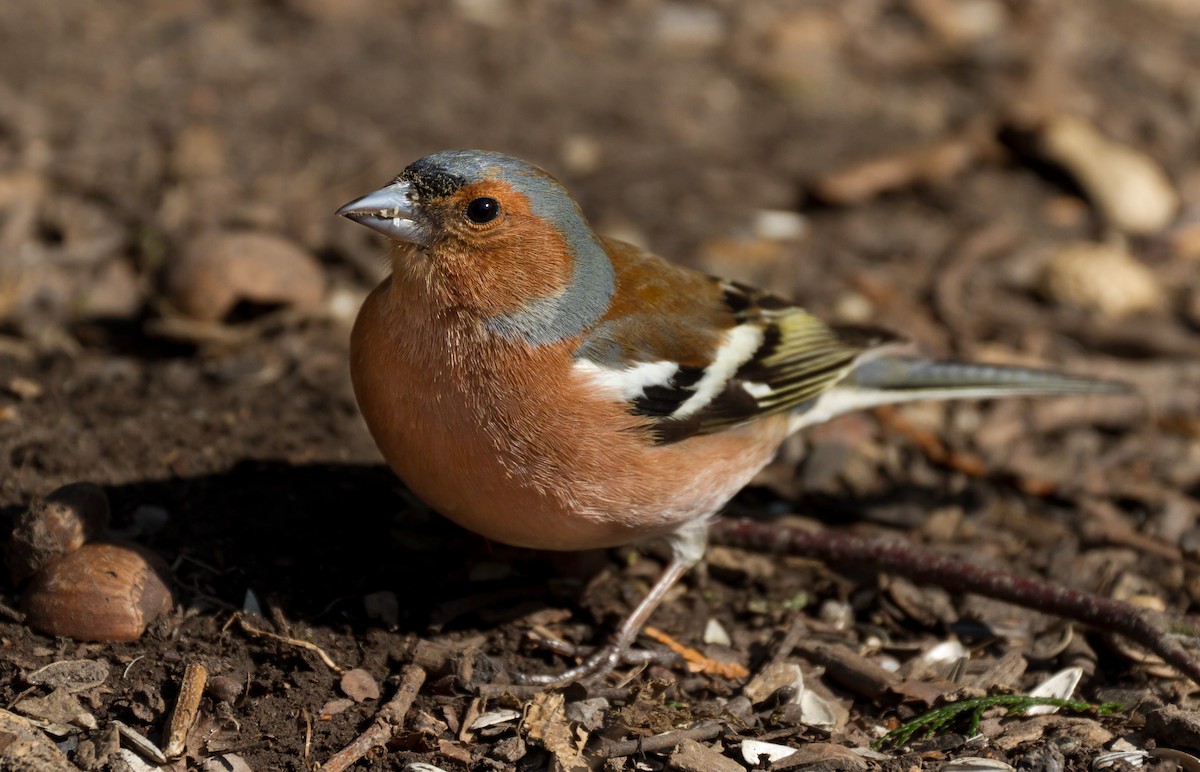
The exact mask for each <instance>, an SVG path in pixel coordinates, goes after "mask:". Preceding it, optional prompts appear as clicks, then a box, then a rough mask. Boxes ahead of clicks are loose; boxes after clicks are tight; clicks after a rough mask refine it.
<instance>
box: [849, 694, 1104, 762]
mask: <svg viewBox="0 0 1200 772" xmlns="http://www.w3.org/2000/svg"><path fill="white" fill-rule="evenodd" d="M1035 705H1053V706H1054V707H1056V708H1061V709H1063V710H1069V711H1072V712H1075V713H1094V714H1096V715H1099V716H1108V715H1112V714H1114V713H1119V712H1121V711H1123V710H1124V709H1125V707H1124V706H1123V705H1120V704H1118V703H1116V702H1105V703H1102V704H1099V705H1096V704H1093V703H1090V702H1081V701H1078V700H1063V699H1059V698H1057V697H1030V696H1028V695H1024V694H997V695H994V696H991V697H979V698H976V699H971V700H962V701H960V702H952V703H950V704H948V705H943V706H941V707H940V708H934V709H933V710H931V711H929V712H927V713H923V714H922V715H920V716H917V717H916V718H914V719H913V720H912V721H909V722H908V723H907V724H903V725H901V726H898V727H896V728H895V729H893V730H892V731H890V732H888V733H887V734H885V735H884V736H883V737H880V738H879V739H878V740H876V741H875V742H873V743H871V747H872V748H874V749H875V750H879V749H880V748H882V747H883V746H885V745H890V746H893V747H900V746H902V745H907V744H908V742H909V741H910V740H912V739H913V737H916V736H921V737H927V736H929V735H932V734H934V733H935V732H938V731H940V730H942V729H945V728H946V727H947V726H949V725H950V724H953V723H956V722H961V721H964V720H965V721H966V722H967V731H966V734H967V736H968V737H974V736H975V735H976V734H977V733H978V732H979V722H980V721H981V720H982V719H983V714H984V713H985V712H986V711H988V710H990V709H992V708H995V707H1003V708H1008V713H1007V715H1009V716H1013V715H1017V714H1020V713H1024V712H1025V711H1026V710H1028V709H1030V708H1032V707H1034V706H1035Z"/></svg>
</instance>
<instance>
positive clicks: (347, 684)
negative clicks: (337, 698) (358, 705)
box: [341, 668, 379, 702]
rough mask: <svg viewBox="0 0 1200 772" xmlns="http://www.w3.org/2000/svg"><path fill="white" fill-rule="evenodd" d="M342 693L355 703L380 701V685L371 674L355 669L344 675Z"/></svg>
mask: <svg viewBox="0 0 1200 772" xmlns="http://www.w3.org/2000/svg"><path fill="white" fill-rule="evenodd" d="M341 687H342V692H343V693H344V694H345V695H346V696H347V697H349V698H350V699H352V700H354V701H355V702H366V701H367V700H377V699H379V684H378V683H377V682H376V681H375V679H374V677H372V676H371V674H370V673H368V672H367V671H365V670H363V669H361V668H355V669H353V670H347V671H346V672H345V673H343V674H342V682H341Z"/></svg>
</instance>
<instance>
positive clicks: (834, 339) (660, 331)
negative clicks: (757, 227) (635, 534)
mask: <svg viewBox="0 0 1200 772" xmlns="http://www.w3.org/2000/svg"><path fill="white" fill-rule="evenodd" d="M606 247H607V248H608V252H609V255H610V257H611V258H612V260H613V264H614V266H615V268H616V275H617V284H618V289H617V298H618V300H617V301H615V302H614V303H613V306H612V308H610V309H609V312H608V314H607V315H606V316H605V317H604V318H603V319H601V320H600V322H599V323H598V324H597V325H596V326H595V327H594V328H593V329H592V330H591V331H590V332H589V333H588V335H587V336H586V337H585V338H584V340H583V342H582V343H581V344H580V345H579V347H578V348H577V349H576V352H575V357H576V367H577V368H579V369H580V370H581V371H583V372H585V373H586V374H587V376H588V377H590V378H592V379H593V381H594V382H595V383H596V384H598V385H599V386H600V387H602V388H606V389H609V390H610V392H612V393H613V394H614V396H615V397H616V398H618V399H621V400H624V401H625V402H627V403H628V405H629V411H630V412H631V413H633V414H635V415H637V416H641V417H644V418H645V419H646V424H645V426H646V429H647V430H648V431H650V432H651V433H652V435H653V436H654V438H655V440H656V441H658V442H664V443H665V442H677V441H679V440H682V439H685V438H687V437H690V436H693V435H696V434H710V433H713V432H718V431H721V430H723V429H726V428H728V427H731V426H735V425H738V424H741V423H745V422H747V421H751V420H753V419H755V418H759V417H762V416H765V415H771V414H775V413H782V412H786V411H790V410H793V409H796V408H799V407H801V406H803V405H804V404H805V403H807V402H809V401H810V400H813V399H815V398H816V397H818V396H819V395H821V394H822V393H824V392H825V391H827V390H828V389H830V388H831V387H833V386H834V385H835V384H837V383H838V382H839V381H840V380H842V379H843V378H844V377H845V376H846V374H847V373H848V372H849V371H850V369H851V368H852V367H853V365H854V364H855V362H856V361H858V360H859V359H860V357H862V355H863V354H864V353H867V352H870V351H873V350H875V349H877V348H879V347H880V346H884V345H886V344H888V343H893V342H895V340H896V339H895V337H894V336H891V335H890V334H888V333H884V332H881V331H877V330H862V329H857V328H835V327H831V326H829V325H827V324H825V323H824V322H822V321H821V320H819V319H817V318H816V317H815V316H813V315H812V314H809V313H808V312H807V311H805V310H804V309H802V308H799V307H798V306H795V305H793V304H791V303H788V302H786V301H784V300H781V299H780V298H777V297H774V296H772V295H769V294H767V293H765V292H761V291H758V290H755V289H752V288H750V287H746V286H744V285H741V284H738V283H736V282H730V281H723V280H720V279H715V278H713V277H710V276H706V275H704V274H702V273H699V272H696V271H692V270H690V269H687V268H683V267H680V266H677V265H674V264H671V263H667V262H666V261H663V260H661V259H659V258H657V257H654V256H653V255H650V254H648V253H646V252H644V251H642V250H639V249H637V248H636V247H632V246H629V245H627V244H622V243H620V242H613V241H610V242H607V243H606Z"/></svg>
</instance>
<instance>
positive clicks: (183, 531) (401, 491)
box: [0, 460, 950, 632]
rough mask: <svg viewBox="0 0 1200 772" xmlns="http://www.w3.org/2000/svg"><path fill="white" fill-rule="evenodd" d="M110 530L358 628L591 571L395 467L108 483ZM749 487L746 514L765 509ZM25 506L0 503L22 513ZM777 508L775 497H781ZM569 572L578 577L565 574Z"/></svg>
mask: <svg viewBox="0 0 1200 772" xmlns="http://www.w3.org/2000/svg"><path fill="white" fill-rule="evenodd" d="M105 490H106V492H107V493H108V497H109V501H110V503H111V508H112V512H113V523H112V526H113V530H114V531H115V532H116V533H117V534H122V533H124V534H125V535H126V536H127V537H128V538H132V539H134V540H136V541H138V542H139V543H142V544H144V545H146V546H148V547H150V548H152V549H154V550H155V551H157V552H158V553H159V554H161V555H162V556H163V557H164V558H165V559H166V560H167V561H168V562H170V563H171V565H172V566H173V576H174V581H175V584H176V589H177V597H178V599H179V600H180V601H181V602H183V603H185V604H188V605H190V606H193V607H196V608H199V609H202V610H203V609H206V608H207V609H209V610H213V611H221V610H225V611H231V610H234V609H241V608H243V607H244V605H245V604H246V597H247V591H250V592H252V593H253V595H254V596H255V598H256V599H257V600H258V602H259V603H260V605H261V607H262V608H264V609H270V608H274V609H278V610H279V611H281V612H282V613H283V614H284V615H285V616H286V617H288V618H290V619H293V620H297V621H305V622H307V623H311V624H331V625H336V626H344V627H348V628H349V629H351V630H354V631H356V632H363V631H365V630H367V629H372V628H379V627H383V626H388V620H386V619H381V618H379V617H378V616H377V615H376V614H373V613H368V610H367V607H366V604H364V598H365V597H366V596H368V595H370V594H372V593H391V594H392V595H393V596H394V598H395V600H396V607H397V612H398V614H397V616H396V617H395V618H394V619H392V620H391V626H393V627H395V628H396V629H399V630H411V631H426V630H428V629H429V628H430V626H431V625H432V626H434V627H436V628H441V627H447V626H448V627H454V626H457V625H469V626H485V627H486V626H491V625H494V624H496V623H498V622H501V621H504V620H505V619H510V618H512V617H514V616H518V615H520V614H522V613H525V612H527V611H530V610H533V609H536V608H537V607H539V606H544V605H546V604H548V603H570V602H571V597H572V596H573V595H574V594H576V593H577V592H578V590H579V588H580V587H581V586H582V584H583V582H584V581H585V580H586V578H587V575H588V574H589V573H590V572H594V571H595V570H596V563H595V561H592V562H591V567H590V568H588V567H581V568H580V570H578V571H574V570H572V569H574V568H575V565H576V564H579V563H581V561H576V560H575V558H574V557H568V558H566V559H565V560H564V559H562V558H561V557H557V558H556V557H555V556H554V555H552V554H550V553H545V552H539V551H535V550H524V549H518V548H513V547H508V546H505V545H500V544H495V543H492V542H488V541H487V540H485V539H483V538H481V537H478V536H476V535H474V534H472V533H470V532H467V531H465V530H463V529H461V528H459V527H457V526H455V525H453V524H452V523H450V522H449V521H447V520H445V519H443V518H441V517H439V516H437V515H436V514H434V513H433V512H431V511H430V510H428V509H427V508H426V507H425V506H424V505H422V504H421V503H420V502H419V501H417V500H416V499H415V498H414V497H413V496H412V495H411V494H409V493H408V492H407V491H406V490H405V488H404V487H403V485H402V484H401V483H400V482H399V481H398V480H397V479H396V478H395V476H394V475H393V474H392V473H391V471H389V470H388V469H387V468H386V467H384V466H382V465H363V464H334V463H315V464H296V463H291V462H287V461H282V460H280V461H276V460H253V461H249V460H248V461H242V462H239V463H238V464H236V465H235V466H233V467H232V468H230V469H229V470H227V471H224V472H219V473H214V474H206V475H199V476H193V477H172V478H167V479H159V480H141V481H135V482H129V483H125V484H120V485H112V486H107V487H106V488H105ZM894 493H895V497H896V500H903V501H908V502H910V503H911V502H918V501H919V502H923V503H924V505H923V506H922V508H924V506H927V507H928V508H929V509H933V508H936V507H937V506H939V505H944V504H945V503H946V501H947V500H948V498H950V496H949V494H947V493H945V492H944V491H936V490H932V489H925V488H915V487H914V488H911V489H909V488H903V489H898V490H896V491H895V492H894ZM768 497H769V493H767V492H765V491H763V490H762V489H759V490H757V491H755V490H752V491H749V492H748V493H747V494H745V496H744V497H743V499H742V500H741V502H740V506H738V507H737V508H736V509H737V515H738V516H755V515H759V516H763V517H766V516H767V515H766V511H767V509H768V508H767V507H765V506H759V505H760V504H761V503H762V502H763V501H765V500H766V498H768ZM822 503H823V505H822V506H820V507H817V508H816V509H815V511H814V512H813V514H815V515H817V516H818V517H821V518H822V519H825V520H828V521H829V522H830V523H835V522H841V523H845V522H846V520H847V519H852V518H853V515H854V512H855V511H859V512H861V511H862V507H863V506H864V505H865V504H866V503H867V502H861V501H860V502H855V501H850V500H838V499H827V500H824V501H823V502H822ZM18 510H19V508H15V507H14V508H9V510H8V511H7V512H4V513H0V514H3V515H9V516H12V515H14V514H15V512H16V511H18ZM776 510H777V511H778V507H776ZM564 571H565V573H566V574H567V575H568V581H566V582H561V581H554V580H556V579H562V578H563V575H564Z"/></svg>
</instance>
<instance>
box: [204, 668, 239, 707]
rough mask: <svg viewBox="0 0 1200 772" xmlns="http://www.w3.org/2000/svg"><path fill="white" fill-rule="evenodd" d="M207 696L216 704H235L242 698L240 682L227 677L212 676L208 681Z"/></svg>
mask: <svg viewBox="0 0 1200 772" xmlns="http://www.w3.org/2000/svg"><path fill="white" fill-rule="evenodd" d="M208 696H210V697H212V698H213V699H214V700H216V701H217V702H225V703H230V704H232V703H234V702H237V700H238V698H239V697H241V696H242V682H241V681H239V680H238V679H236V678H230V677H229V676H224V675H221V676H214V677H212V678H210V679H209V681H208Z"/></svg>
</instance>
